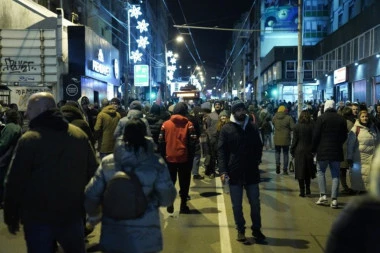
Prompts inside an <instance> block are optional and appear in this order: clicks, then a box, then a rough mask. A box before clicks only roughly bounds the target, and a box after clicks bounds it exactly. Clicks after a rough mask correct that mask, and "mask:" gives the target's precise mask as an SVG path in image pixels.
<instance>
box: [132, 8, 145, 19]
mask: <svg viewBox="0 0 380 253" xmlns="http://www.w3.org/2000/svg"><path fill="white" fill-rule="evenodd" d="M129 13H130V14H131V17H133V18H136V19H138V18H139V16H140V15H141V14H142V12H141V11H140V7H136V5H132V9H129Z"/></svg>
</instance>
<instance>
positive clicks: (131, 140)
mask: <svg viewBox="0 0 380 253" xmlns="http://www.w3.org/2000/svg"><path fill="white" fill-rule="evenodd" d="M132 168H134V173H135V175H136V176H137V177H138V178H139V180H140V182H141V184H142V186H143V191H144V193H145V195H146V196H147V197H148V202H149V203H148V207H147V209H146V211H145V213H144V215H143V216H142V217H141V218H137V219H133V220H114V219H112V218H109V217H106V216H105V215H103V216H102V214H101V211H100V206H101V204H102V197H103V193H104V190H105V188H106V185H107V182H108V181H109V180H110V179H111V178H112V176H113V175H114V174H115V173H116V172H117V171H120V170H123V171H125V172H127V173H128V172H130V171H131V170H132ZM176 194H177V191H176V189H175V187H174V185H173V183H172V180H171V178H170V175H169V170H168V168H167V167H166V164H165V162H164V160H163V158H161V157H160V156H159V155H157V154H155V153H154V143H153V140H152V138H150V137H146V128H145V124H144V123H143V122H142V121H141V119H131V120H129V121H128V122H127V123H126V125H125V131H124V135H123V137H122V138H118V139H117V142H116V145H115V151H114V154H111V155H108V156H106V157H105V158H104V159H103V160H102V163H101V165H100V167H99V168H98V170H97V172H96V174H95V176H94V177H93V178H92V179H91V181H90V182H89V184H88V185H87V187H86V190H85V195H86V200H85V208H86V211H87V213H88V215H89V216H90V218H89V220H90V221H91V222H92V223H93V224H96V222H97V221H98V219H99V218H98V217H101V222H102V228H101V234H100V248H101V249H102V250H103V251H105V252H123V253H126V252H133V253H145V252H160V251H162V249H163V242H162V233H161V228H160V215H159V210H158V208H159V207H160V206H170V205H172V204H173V202H174V199H175V197H176Z"/></svg>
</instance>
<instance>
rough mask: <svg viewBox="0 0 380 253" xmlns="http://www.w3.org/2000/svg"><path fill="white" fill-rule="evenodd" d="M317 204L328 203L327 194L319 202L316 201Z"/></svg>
mask: <svg viewBox="0 0 380 253" xmlns="http://www.w3.org/2000/svg"><path fill="white" fill-rule="evenodd" d="M315 204H317V205H326V204H327V198H326V195H322V196H321V197H320V198H319V199H318V201H317V202H315Z"/></svg>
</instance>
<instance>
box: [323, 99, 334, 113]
mask: <svg viewBox="0 0 380 253" xmlns="http://www.w3.org/2000/svg"><path fill="white" fill-rule="evenodd" d="M328 109H335V102H334V100H326V102H325V109H324V110H325V111H327V110H328Z"/></svg>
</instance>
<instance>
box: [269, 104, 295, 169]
mask: <svg viewBox="0 0 380 253" xmlns="http://www.w3.org/2000/svg"><path fill="white" fill-rule="evenodd" d="M272 122H273V126H274V136H273V141H274V147H275V158H276V173H277V174H280V172H281V167H280V166H281V150H282V153H283V162H284V166H283V171H284V175H288V164H289V146H290V142H291V131H292V130H293V128H294V125H295V124H294V120H293V118H292V117H290V116H289V115H288V113H287V111H286V107H285V106H284V105H280V106H279V107H278V110H277V112H276V114H275V115H274V117H273V119H272Z"/></svg>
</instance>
